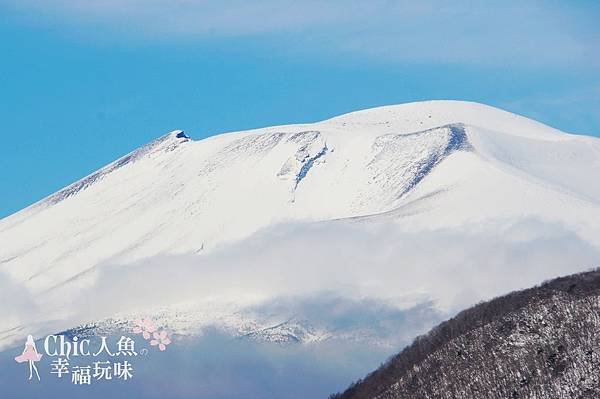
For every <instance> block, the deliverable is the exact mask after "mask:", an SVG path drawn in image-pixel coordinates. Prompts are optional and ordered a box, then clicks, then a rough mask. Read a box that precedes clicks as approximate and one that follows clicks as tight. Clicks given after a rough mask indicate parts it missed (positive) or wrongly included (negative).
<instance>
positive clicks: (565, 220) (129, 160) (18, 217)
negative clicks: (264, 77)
mask: <svg viewBox="0 0 600 399" xmlns="http://www.w3.org/2000/svg"><path fill="white" fill-rule="evenodd" d="M597 176H600V140H598V139H593V138H589V137H581V136H575V135H569V134H565V133H562V132H560V131H557V130H555V129H552V128H550V127H547V126H545V125H543V124H540V123H537V122H535V121H532V120H529V119H527V118H523V117H520V116H517V115H514V114H511V113H508V112H505V111H501V110H498V109H495V108H492V107H488V106H485V105H481V104H476V103H467V102H458V101H430V102H422V103H411V104H404V105H397V106H389V107H382V108H376V109H371V110H365V111H359V112H354V113H350V114H347V115H342V116H339V117H336V118H333V119H330V120H326V121H322V122H318V123H314V124H304V125H288V126H277V127H269V128H264V129H257V130H251V131H245V132H238V133H229V134H224V135H218V136H214V137H210V138H208V139H204V140H200V141H194V140H191V139H190V138H189V137H188V136H187V135H185V134H184V133H183V132H181V131H174V132H172V133H169V134H167V135H165V136H163V137H161V138H159V139H158V140H156V141H154V142H152V143H150V144H148V145H146V146H143V147H141V148H140V149H138V150H136V151H134V152H132V153H130V154H128V155H126V156H125V157H123V158H120V159H119V160H117V161H115V162H114V163H112V164H110V165H108V166H106V167H104V168H102V169H100V170H99V171H98V172H96V173H93V174H92V175H90V176H88V177H86V178H84V179H82V180H80V181H79V182H76V183H74V184H72V185H71V186H69V187H66V188H64V189H63V190H60V191H59V192H57V193H56V194H53V195H51V196H49V197H48V198H46V199H43V200H42V201H40V202H38V203H36V204H34V205H32V206H30V207H28V208H26V209H24V210H22V211H20V212H18V213H16V214H14V215H11V216H9V217H7V218H5V219H3V220H1V221H0V243H1V245H0V273H1V274H0V277H5V280H7V281H8V282H7V283H5V284H10V285H11V286H13V287H18V289H17V291H18V292H22V293H23V295H25V294H26V295H27V301H30V302H31V304H32V307H33V308H35V309H36V312H37V313H35V314H36V320H38V322H39V325H37V326H36V328H39V330H40V331H43V330H44V329H46V330H47V329H48V328H49V327H48V326H49V325H52V326H61V327H68V325H63V324H64V321H63V324H61V320H67V319H68V320H73V319H71V318H72V317H75V315H77V317H79V318H78V319H77V320H79V321H82V322H85V321H95V320H96V319H97V318H98V317H100V313H98V314H93V312H90V313H88V314H86V315H85V316H82V315H81V314H80V313H81V312H80V309H78V310H77V311H76V310H75V308H76V307H75V306H74V304H73V300H74V298H80V297H81V296H85V295H86V293H87V292H88V291H89V290H94V289H95V288H94V287H96V286H97V285H98V281H99V279H101V277H102V276H103V273H104V272H105V271H106V270H111V272H114V270H119V268H123V270H125V268H127V267H128V266H131V265H136V268H138V269H139V268H140V267H141V269H143V265H144V264H145V263H152V259H164V258H160V257H165V256H167V257H168V256H171V257H174V258H168V259H170V260H169V261H165V262H170V261H172V260H173V259H178V258H177V257H178V256H179V257H184V259H185V263H186V264H187V266H186V267H188V266H189V264H190V263H193V262H195V260H198V262H203V263H202V268H201V269H200V270H198V268H197V267H196V268H194V267H191V269H189V270H188V269H185V270H186V273H182V274H185V275H186V276H187V278H186V280H193V281H196V280H195V279H197V280H198V281H200V280H208V279H210V278H214V279H215V280H227V279H228V281H231V280H236V279H238V278H241V277H240V276H242V275H243V276H244V278H245V279H246V280H247V281H254V280H256V281H259V280H264V279H265V278H267V279H269V278H271V277H270V276H273V274H272V273H273V270H272V269H268V270H267V269H265V270H263V269H261V267H262V266H261V264H262V263H265V262H266V261H264V259H263V262H262V263H260V264H257V263H258V262H257V259H259V258H260V256H259V254H253V252H252V251H253V250H252V248H251V245H250V248H249V246H248V245H246V246H245V247H244V248H245V249H244V252H243V257H242V256H241V255H240V257H241V259H244V260H245V261H247V264H249V265H254V266H253V267H254V268H255V270H256V272H255V273H254V274H252V273H250V274H249V275H248V274H246V271H245V270H240V269H234V270H235V273H237V274H234V271H233V270H228V269H227V267H228V266H227V265H226V264H225V265H224V264H223V262H222V261H219V259H222V258H223V257H225V258H227V256H225V255H223V254H224V253H227V251H228V249H229V248H235V249H236V251H238V252H236V253H241V251H240V250H239V248H240V246H239V245H242V246H244V245H245V244H240V243H244V242H250V243H251V242H252V241H247V240H252V238H253V237H257V236H260V235H261V234H262V237H265V236H266V237H269V234H268V233H265V232H266V231H269V229H273V228H275V227H277V226H282V225H290V224H291V225H299V224H300V225H303V224H304V225H306V226H311V225H313V224H315V223H317V224H323V223H325V224H330V225H331V226H338V225H339V224H340V223H344V224H345V226H348V224H350V225H352V224H358V226H360V227H344V228H343V229H342V231H345V232H348V231H353V229H357V228H358V229H366V230H364V231H363V230H361V231H362V232H361V233H359V234H357V235H356V236H352V233H349V234H350V236H349V238H348V241H347V242H343V243H342V244H340V245H348V246H349V247H352V246H354V243H355V242H356V241H353V240H364V239H365V234H366V236H368V235H369V233H365V231H367V232H368V231H369V229H372V228H373V227H372V226H382V225H386V226H387V225H388V224H390V223H391V224H392V225H393V228H391V230H389V231H387V233H389V234H391V236H392V237H396V238H398V239H401V238H402V239H404V240H405V241H406V242H412V240H414V239H415V237H419V234H421V233H424V232H429V233H428V234H431V232H432V231H446V230H447V229H452V230H453V231H457V232H459V233H460V234H463V233H464V234H465V237H468V236H470V235H472V234H475V235H477V234H479V233H481V234H483V235H485V234H488V233H490V232H493V231H511V230H510V229H511V226H513V225H514V224H515V223H520V222H522V221H527V220H534V221H535V223H537V225H538V226H541V227H536V229H534V230H527V231H526V232H525V233H523V232H522V230H523V229H517V231H519V232H521V233H519V234H521V236H519V235H518V234H517V235H515V236H511V237H506V236H502V235H501V234H499V235H498V238H494V240H507V241H515V242H517V241H519V240H527V239H534V238H536V237H538V236H539V233H540V232H548V231H554V230H553V229H554V227H553V228H550V229H549V228H548V227H547V226H558V227H557V231H558V230H560V234H558V233H557V234H558V236H561V237H562V235H561V234H563V233H564V234H563V235H565V234H566V235H569V237H571V238H572V239H573V240H577V248H580V247H581V248H585V251H581V252H584V253H585V255H582V256H581V258H580V259H577V260H581V262H584V261H588V260H593V259H597V258H595V256H596V254H597V252H595V251H596V249H597V248H598V247H600V185H598V184H597V181H596V179H597ZM535 223H534V224H535ZM327 228H328V227H327ZM332 228H333V229H334V230H335V229H336V228H337V227H332ZM386 229H387V227H386ZM502 229H505V230H502ZM467 230H468V231H467ZM274 231H277V230H274ZM292 231H293V230H292ZM302 231H303V232H304V233H305V234H313V233H314V232H311V230H310V228H308V230H302ZM307 231H308V232H307ZM387 233H386V234H387ZM273 234H275V236H274V237H272V238H273V239H274V240H277V239H278V236H277V234H276V233H273ZM293 234H294V233H288V234H287V235H285V239H289V240H293V239H297V237H292V236H291V235H293ZM342 234H343V233H342ZM377 234H382V233H381V231H379V233H377ZM389 234H388V235H389ZM403 234H408V235H409V236H403ZM571 235H572V236H571ZM525 236H526V237H527V238H523V237H525ZM352 237H354V238H352ZM407 237H409V238H407ZM460 237H463V236H462V235H461V236H460ZM494 237H495V236H494ZM463 238H464V237H463ZM386 239H387V238H386ZM465 240H466V238H465ZM378 241H379V242H382V241H384V240H383V239H382V240H378ZM447 241H448V240H447ZM450 241H451V240H450ZM473 241H474V240H473ZM417 242H418V241H417ZM432 242H433V240H432ZM319 245H321V244H319V243H317V244H316V245H315V247H318V246H319ZM322 245H323V246H324V247H325V246H326V244H322ZM386 245H388V246H387V247H386V246H384V245H383V244H374V247H376V248H377V250H378V251H380V254H376V257H379V258H377V259H376V260H373V261H372V259H371V258H370V257H371V256H373V254H370V253H368V252H365V253H363V254H362V255H357V257H358V258H361V256H362V259H363V260H364V262H365V264H366V265H369V264H371V263H370V262H371V261H372V262H373V264H376V265H375V266H372V267H373V269H374V270H376V271H377V272H379V273H380V276H379V277H378V276H377V275H376V274H373V275H371V276H366V275H363V274H357V275H356V278H357V279H358V280H357V281H351V279H349V280H348V281H347V282H345V284H348V285H353V284H358V285H367V286H368V285H369V284H371V285H373V286H377V287H379V288H381V290H383V291H385V288H386V287H387V286H392V285H393V284H395V281H392V280H389V279H387V278H391V275H387V274H386V271H388V270H392V269H394V270H395V269H396V268H397V265H396V264H392V263H391V260H390V259H387V258H385V259H383V258H381V256H383V255H381V253H386V251H389V250H390V248H392V247H393V246H394V245H395V244H394V243H393V240H392V241H391V242H387V241H386ZM459 245H463V246H469V245H470V244H469V243H467V242H461V243H460V244H459ZM282 247H284V246H282ZM413 247H414V245H413ZM588 249H589V250H588ZM255 250H256V249H255ZM308 250H309V251H310V248H309V249H308ZM432 250H433V248H422V250H421V251H420V252H418V253H416V254H413V255H411V256H412V258H411V259H412V260H413V261H414V259H415V258H417V257H418V258H419V262H422V261H423V259H430V257H431V256H434V255H433V253H432ZM540 252H541V250H540ZM215 254H216V255H215ZM254 255H256V256H257V258H253V256H254ZM277 256H279V258H278V263H279V265H280V266H279V267H280V269H279V270H278V271H277V272H276V273H275V274H277V273H282V275H283V276H287V277H289V278H292V277H291V276H290V275H289V274H286V273H288V272H287V271H286V267H287V264H289V263H291V262H290V259H288V258H286V255H285V254H284V253H278V254H277ZM295 256H296V255H295ZM340 256H341V254H340ZM565 256H566V255H565ZM190 259H191V260H190ZM260 259H262V258H260ZM562 260H564V261H565V262H566V261H568V260H569V259H567V258H566V257H565V258H564V259H562ZM571 260H572V258H571ZM213 261H214V264H215V265H216V264H218V265H219V268H218V270H213V269H211V262H213ZM219 262H220V263H219ZM236 262H237V263H243V262H240V261H239V259H238V260H237V261H236ZM236 262H233V261H230V263H236ZM307 262H310V263H318V261H315V260H314V259H312V260H310V261H308V260H307ZM329 262H330V263H328V264H322V263H321V264H320V266H319V267H321V270H323V273H324V274H327V268H328V267H331V273H334V270H335V271H336V272H337V273H339V267H338V266H336V265H335V263H336V261H335V259H333V260H330V261H329ZM332 263H333V264H332ZM415 263H417V262H415ZM424 263H425V264H426V263H427V262H424ZM563 263H564V262H563ZM563 263H561V264H560V267H564V265H563ZM115 265H116V266H115ZM140 265H141V266H140ZM557 265H558V264H557ZM570 266H571V267H573V268H579V269H581V268H584V267H589V266H592V265H589V264H576V265H573V264H571V265H570ZM167 267H168V268H171V267H172V268H173V270H175V269H176V267H175V266H172V265H165V268H167ZM215 267H216V266H215ZM301 267H302V266H301ZM398 267H399V266H398ZM404 267H408V266H404ZM524 267H527V265H525V266H524ZM556 267H559V266H556ZM136 268H134V269H135V270H137V269H136ZM481 268H482V270H484V271H485V268H486V265H485V264H482V265H481ZM134 269H131V270H134ZM169 270H170V269H169ZM260 270H262V271H264V272H265V273H267V272H268V273H270V274H268V275H267V276H268V277H265V275H264V274H261V273H260ZM556 271H557V269H552V268H549V269H548V270H547V271H546V272H541V271H540V272H539V273H538V274H536V275H535V276H537V277H539V276H544V277H551V276H552V274H553V273H555V272H556ZM394 272H395V271H394ZM400 272H401V270H400ZM173 273H174V274H176V275H177V273H176V272H173ZM216 273H221V274H220V275H218V276H217V275H216ZM544 273H546V274H544ZM400 275H401V273H400ZM203 276H205V277H204V278H203ZM410 276H411V278H417V277H415V274H414V273H413V274H411V275H410ZM394 277H395V278H399V276H398V275H396V274H394ZM421 278H422V279H425V277H423V276H421ZM516 278H517V277H515V279H516ZM427 279H430V276H429V275H428V276H427ZM371 280H372V281H371ZM322 281H324V282H327V281H330V280H328V279H327V278H323V280H322ZM205 282H206V281H202V283H205ZM208 282H209V283H210V280H209V281H208ZM427 282H428V281H426V280H423V281H416V282H415V284H414V286H415V288H414V290H413V292H409V291H407V292H403V293H402V295H403V296H404V295H409V296H410V295H413V296H414V295H416V296H417V297H425V298H429V299H434V300H435V299H436V298H437V297H436V296H435V295H436V293H432V292H430V291H428V289H423V288H422V287H428V288H430V287H429V286H428V285H427ZM187 283H189V281H186V282H172V284H175V285H178V284H182V285H185V284H187ZM288 284H290V282H289V281H288V280H286V278H282V279H281V281H280V287H279V288H278V290H279V289H280V291H277V292H278V293H279V294H282V293H284V292H285V291H286V289H285V287H287V285H288ZM307 285H311V284H310V283H308V284H307ZM259 286H260V284H258V283H257V285H255V286H252V287H253V289H252V290H246V288H248V287H238V288H239V289H238V290H237V291H236V290H232V291H231V293H228V292H219V293H216V292H211V294H210V296H209V295H208V294H205V293H204V291H199V290H196V291H195V292H196V298H195V299H197V300H198V301H199V302H200V303H202V301H204V300H213V299H214V298H215V297H218V298H219V299H218V301H222V303H223V304H227V305H223V306H222V311H217V313H218V314H221V315H223V314H234V313H235V314H240V312H241V310H240V309H243V308H244V307H246V306H250V305H254V304H255V303H256V302H257V301H264V300H266V299H269V298H271V299H272V297H270V292H271V291H270V290H271V289H272V287H266V288H265V287H263V288H261V289H258V288H257V287H259ZM203 287H204V286H203ZM261 287H262V286H261ZM204 288H205V289H206V290H207V291H209V290H210V287H204ZM511 288H515V287H513V286H512V285H511ZM314 289H315V290H327V289H328V287H327V286H326V285H324V284H321V285H319V284H316V285H315V286H314ZM5 292H9V290H5ZM301 294H303V295H309V294H310V290H309V289H307V290H305V291H302V292H301ZM369 295H375V294H374V293H373V292H371V293H370V294H369ZM188 299H189V298H186V300H188ZM6 300H8V299H6ZM124 301H125V304H124V305H123V306H124V308H123V309H121V310H122V312H125V313H127V312H128V311H134V310H135V309H133V308H132V307H130V306H128V305H127V303H126V302H127V299H124ZM170 301H176V299H175V298H171V299H170ZM218 301H217V302H218ZM411 301H412V300H411ZM417 302H418V301H417ZM415 303H416V302H414V301H413V302H412V305H414V304H415ZM412 305H411V306H412ZM198 312H199V313H202V307H201V306H200V307H199V308H196V313H198ZM104 313H105V312H104ZM104 313H102V317H109V316H111V315H109V314H104ZM288 316H289V315H287V314H286V315H282V316H281V317H280V318H279V319H277V320H274V319H269V320H270V321H269V322H268V323H266V324H265V325H262V326H257V327H256V330H261V329H262V328H263V327H271V326H272V325H273V324H275V325H277V324H278V323H280V322H283V321H285V320H286V318H287V317H288ZM244 317H245V316H240V318H238V319H236V320H242V321H239V322H238V321H236V322H234V323H233V325H238V324H240V323H241V324H247V323H251V324H252V323H256V319H251V320H246V319H245V318H244ZM259 318H260V317H259ZM85 319H89V320H85ZM192 319H193V320H196V319H197V317H196V316H194V317H190V318H188V319H186V320H188V321H190V320H192ZM243 320H246V321H243ZM190 322H191V321H190ZM246 322H247V323H246ZM1 323H2V324H0V331H2V332H3V334H2V336H0V344H2V343H3V342H9V341H11V340H13V339H16V338H17V337H18V336H19V334H22V333H23V332H22V331H23V329H26V328H29V327H31V326H29V327H28V323H29V321H28V320H25V319H23V317H21V316H19V315H18V314H16V313H14V312H13V313H9V314H7V315H4V317H3V321H2V322H1ZM48 323H56V324H48ZM225 324H227V323H225ZM228 325H232V323H229V324H228ZM239 331H240V332H241V333H244V331H245V330H244V329H243V328H239ZM253 331H254V330H253ZM315 331H317V332H316V333H314V334H317V335H318V336H327V335H328V333H327V332H323V331H321V329H319V328H315ZM246 333H247V331H246ZM311 334H312V333H311ZM311 334H308V335H310V336H312V335H311ZM314 334H313V335H314Z"/></svg>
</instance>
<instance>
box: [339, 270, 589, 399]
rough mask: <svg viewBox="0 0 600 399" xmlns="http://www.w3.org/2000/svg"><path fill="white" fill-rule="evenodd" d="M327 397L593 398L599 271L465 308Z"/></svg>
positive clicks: (558, 280) (561, 279)
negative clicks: (373, 369) (358, 379)
mask: <svg viewBox="0 0 600 399" xmlns="http://www.w3.org/2000/svg"><path fill="white" fill-rule="evenodd" d="M331 398H335V399H351V398H361V399H363V398H378V399H379V398H380V399H384V398H385V399H388V398H403V399H406V398H449V399H450V398H465V399H472V398H538V399H543V398H600V270H594V271H590V272H586V273H581V274H576V275H572V276H568V277H562V278H558V279H555V280H552V281H549V282H546V283H544V284H542V285H541V286H538V287H534V288H530V289H526V290H523V291H517V292H513V293H511V294H508V295H506V296H503V297H500V298H496V299H493V300H491V301H489V302H485V303H481V304H479V305H476V306H474V307H472V308H470V309H467V310H465V311H463V312H461V313H459V314H458V315H457V316H456V317H454V318H453V319H450V320H448V321H446V322H444V323H442V324H440V325H439V326H437V327H436V328H434V329H433V330H431V331H430V332H429V333H427V334H426V335H424V336H421V337H419V338H417V339H416V340H415V341H414V342H413V344H412V345H410V346H408V347H407V348H405V349H404V350H403V351H402V352H400V353H399V354H397V355H395V356H394V357H393V358H391V359H390V360H389V361H388V362H386V363H385V364H384V365H383V366H381V367H380V368H379V369H378V370H376V371H374V372H373V373H371V374H370V375H368V376H367V377H366V378H365V379H363V380H361V381H358V382H356V383H354V384H353V385H352V386H350V388H348V389H347V390H346V391H345V392H343V393H340V394H335V395H332V396H331Z"/></svg>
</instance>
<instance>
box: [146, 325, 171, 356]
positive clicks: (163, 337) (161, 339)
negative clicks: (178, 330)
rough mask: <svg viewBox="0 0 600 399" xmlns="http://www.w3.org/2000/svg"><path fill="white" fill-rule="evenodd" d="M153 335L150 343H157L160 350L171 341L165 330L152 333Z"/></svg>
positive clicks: (154, 344) (153, 344) (165, 347)
mask: <svg viewBox="0 0 600 399" xmlns="http://www.w3.org/2000/svg"><path fill="white" fill-rule="evenodd" d="M153 337H154V339H153V340H152V341H150V345H152V346H156V345H158V349H160V350H161V351H164V350H165V349H167V345H169V344H170V343H171V340H170V339H169V336H168V335H167V332H166V331H165V330H162V331H160V332H155V333H154V334H153Z"/></svg>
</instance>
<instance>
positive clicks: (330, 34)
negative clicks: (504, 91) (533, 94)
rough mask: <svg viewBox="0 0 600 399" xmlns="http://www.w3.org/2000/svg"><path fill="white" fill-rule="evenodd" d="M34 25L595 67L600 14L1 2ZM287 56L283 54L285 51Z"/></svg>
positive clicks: (462, 7)
mask: <svg viewBox="0 0 600 399" xmlns="http://www.w3.org/2000/svg"><path fill="white" fill-rule="evenodd" d="M2 4H4V5H5V6H7V7H9V8H11V9H13V10H18V11H19V12H20V13H21V15H24V16H26V17H28V18H31V19H32V20H33V21H36V22H40V23H50V24H54V25H57V26H62V25H66V24H68V25H71V28H75V29H76V30H77V31H78V32H80V33H81V32H83V33H87V34H88V35H92V36H93V35H94V32H97V31H99V30H100V31H103V30H102V29H101V28H103V27H104V28H106V27H108V28H109V30H111V31H113V32H115V33H117V34H121V37H123V36H122V35H126V36H128V37H130V38H131V37H134V38H137V39H143V38H151V39H153V40H163V39H164V40H173V39H188V38H198V39H202V40H205V39H215V38H224V37H228V38H232V37H248V36H251V37H253V38H254V39H256V40H262V41H265V40H266V41H268V42H269V43H270V45H273V44H275V45H276V46H279V48H280V50H281V51H291V52H295V53H300V54H313V53H315V52H321V53H322V52H328V53H331V52H334V53H338V54H340V53H343V54H348V55H351V56H352V55H354V56H356V55H359V56H360V55H365V54H366V55H369V56H371V57H376V58H386V59H392V60H397V61H411V62H413V61H414V62H428V61H442V62H451V63H460V64H465V63H477V64H492V65H508V64H516V65H533V66H539V65H544V66H545V67H546V68H548V67H553V66H564V65H575V66H578V67H589V66H594V65H595V66H597V65H598V64H599V63H600V56H599V55H598V54H597V53H598V52H597V47H598V44H599V43H600V30H599V29H598V28H597V23H596V22H597V19H598V17H600V15H599V14H600V9H599V8H598V7H595V6H593V5H592V6H590V7H589V9H584V7H582V6H579V7H578V6H577V5H570V6H567V5H560V4H548V3H540V2H537V1H528V2H517V1H514V2H513V1H511V2H497V1H491V2H478V3H474V2H467V1H462V2H454V3H453V4H450V3H449V2H445V1H441V0H429V1H424V2H412V1H404V0H402V1H390V0H375V1H371V2H358V1H349V2H348V1H329V2H322V1H316V0H306V1H302V2H296V1H291V0H281V1H274V0H266V1H253V2H248V1H242V0H225V1H207V0H205V1H200V0H196V1H195V0H178V1H173V0H171V1H167V0H121V1H117V0H102V1H100V0H90V1H79V0H57V1H52V2H47V1H41V0H19V1H18V2H17V1H15V0H0V5H2ZM284 49H285V50H284Z"/></svg>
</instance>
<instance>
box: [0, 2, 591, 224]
mask: <svg viewBox="0 0 600 399" xmlns="http://www.w3.org/2000/svg"><path fill="white" fill-rule="evenodd" d="M599 20H600V2H595V1H563V2H560V1H502V2H500V1H498V2H496V1H486V2H471V1H456V2H453V3H452V4H450V2H445V1H434V0H431V1H427V0H426V1H422V2H408V1H402V0H398V1H389V0H386V1H384V0H373V1H370V2H354V1H338V0H331V1H329V2H320V1H313V0H306V1H304V2H293V1H289V0H279V1H275V0H264V1H255V2H248V1H241V0H223V1H193V0H169V1H166V0H145V1H143V0H118V1H117V0H89V1H85V2H83V1H80V0H56V1H52V2H47V1H41V0H19V1H17V0H0V37H1V39H0V54H1V57H2V62H1V63H0V118H1V121H2V129H1V130H0V135H1V136H2V137H1V138H2V143H3V145H2V154H1V157H0V187H1V188H2V194H3V195H2V196H1V197H0V217H3V216H6V215H8V214H10V213H13V212H15V211H17V210H19V209H21V208H23V207H25V206H27V205H29V204H31V203H33V202H35V201H37V200H39V199H41V198H42V197H44V196H46V195H48V194H50V193H52V192H54V191H56V190H57V189H59V188H61V187H63V186H65V185H67V184H69V183H71V182H73V181H75V180H76V179H78V178H80V177H82V176H84V175H86V174H88V173H90V172H92V171H94V170H96V169H98V168H99V167H101V166H102V165H104V164H106V163H108V162H110V161H112V160H114V159H115V158H117V157H119V156H120V155H123V154H124V153H127V152H128V151H131V150H133V149H135V148H136V147H138V146H140V145H142V144H144V143H146V142H148V141H150V140H152V139H154V138H155V137H158V136H160V135H162V134H164V133H166V132H168V131H170V130H174V129H184V130H186V132H188V134H190V135H191V136H192V137H193V138H195V139H199V138H203V137H206V136H209V135H212V134H216V133H220V132H225V131H232V130H241V129H248V128H253V127H260V126H268V125H273V124H283V123H295V122H310V121H316V120H320V119H324V118H327V117H330V116H333V115H336V114H340V113H344V112H349V111H352V110H356V109H361V108H368V107H373V106H378V105H385V104H393V103H403V102H409V101H416V100H425V99H464V100H472V101H479V102H484V103H487V104H490V105H494V106H498V107H501V108H504V109H507V110H510V111H513V112H517V113H520V114H523V115H526V116H529V117H532V118H534V119H537V120H540V121H542V122H544V123H547V124H549V125H552V126H555V127H557V128H560V129H562V130H565V131H568V132H573V133H579V134H589V135H595V136H600V25H599V24H598V23H597V21H599Z"/></svg>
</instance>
